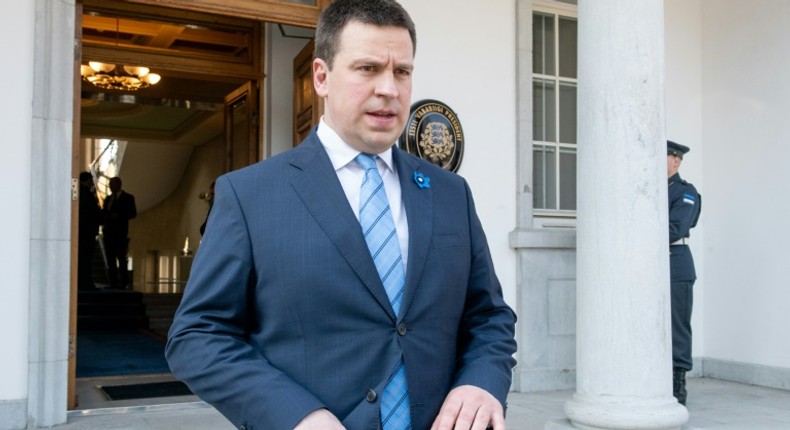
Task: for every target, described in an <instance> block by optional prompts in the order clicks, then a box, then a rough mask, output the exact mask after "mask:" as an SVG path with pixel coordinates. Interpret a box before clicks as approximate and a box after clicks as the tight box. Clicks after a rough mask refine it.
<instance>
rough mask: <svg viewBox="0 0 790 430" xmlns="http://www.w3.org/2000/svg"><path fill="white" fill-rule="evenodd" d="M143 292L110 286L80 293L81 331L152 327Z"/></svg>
mask: <svg viewBox="0 0 790 430" xmlns="http://www.w3.org/2000/svg"><path fill="white" fill-rule="evenodd" d="M148 325H149V320H148V316H147V315H146V309H145V304H144V303H143V293H138V292H135V291H126V290H112V289H109V288H104V289H98V290H93V291H78V293H77V330H119V329H148Z"/></svg>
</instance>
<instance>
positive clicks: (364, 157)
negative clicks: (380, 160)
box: [356, 152, 377, 170]
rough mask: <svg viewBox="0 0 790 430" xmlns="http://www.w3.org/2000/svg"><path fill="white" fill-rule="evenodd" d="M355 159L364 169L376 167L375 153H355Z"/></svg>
mask: <svg viewBox="0 0 790 430" xmlns="http://www.w3.org/2000/svg"><path fill="white" fill-rule="evenodd" d="M356 160H357V163H359V165H360V166H362V168H363V169H365V170H370V169H377V167H376V156H375V155H371V154H366V153H364V152H360V153H359V155H357V158H356Z"/></svg>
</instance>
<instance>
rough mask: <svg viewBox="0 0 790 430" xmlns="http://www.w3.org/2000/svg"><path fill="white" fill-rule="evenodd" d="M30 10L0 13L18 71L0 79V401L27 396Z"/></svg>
mask: <svg viewBox="0 0 790 430" xmlns="http://www.w3.org/2000/svg"><path fill="white" fill-rule="evenodd" d="M34 9H35V3H34V2H14V3H13V4H7V5H5V10H4V13H3V14H1V15H0V40H3V41H6V42H5V43H4V44H3V53H4V55H6V56H7V58H9V59H10V58H13V63H14V65H15V66H14V67H15V68H16V69H17V70H20V71H22V73H16V74H14V75H15V76H14V78H13V79H4V80H1V81H0V93H2V94H3V100H4V101H5V102H4V103H2V104H0V130H3V144H2V146H3V156H2V157H0V183H2V184H4V185H3V210H2V211H0V224H2V225H3V226H4V227H5V228H4V229H3V246H1V247H0V273H2V274H3V284H2V287H0V327H3V328H4V330H3V336H2V339H1V340H2V345H3V353H2V354H0V381H2V382H1V383H0V402H2V401H3V400H14V399H24V398H25V397H27V375H28V367H27V365H28V315H29V313H28V286H29V283H30V282H29V274H28V272H29V270H30V269H29V267H30V266H29V261H30V259H29V255H30V239H31V237H30V233H31V231H30V181H31V179H30V178H31V176H30V175H31V167H30V166H31V164H30V154H31V151H30V141H31V130H32V121H31V119H32V116H33V113H32V112H33V108H32V102H33V77H32V73H30V71H32V70H33V29H34ZM0 421H2V417H0Z"/></svg>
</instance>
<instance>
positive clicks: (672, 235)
mask: <svg viewBox="0 0 790 430" xmlns="http://www.w3.org/2000/svg"><path fill="white" fill-rule="evenodd" d="M678 185H680V184H678ZM699 200H700V199H699V194H698V193H697V190H696V189H695V188H694V186H693V185H691V184H685V187H684V188H683V189H682V190H681V191H680V192H678V193H677V194H676V195H675V196H673V199H672V201H670V206H669V243H672V242H675V241H676V240H679V239H682V238H684V237H689V231H690V230H691V227H692V226H693V225H694V222H695V221H696V219H697V214H698V212H699V203H700V202H699Z"/></svg>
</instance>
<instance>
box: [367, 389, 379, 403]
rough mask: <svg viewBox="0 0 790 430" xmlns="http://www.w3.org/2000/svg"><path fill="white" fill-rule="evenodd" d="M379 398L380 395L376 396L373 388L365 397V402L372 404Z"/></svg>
mask: <svg viewBox="0 0 790 430" xmlns="http://www.w3.org/2000/svg"><path fill="white" fill-rule="evenodd" d="M377 398H378V395H377V394H376V392H375V391H373V389H372V388H371V389H370V390H368V394H367V395H366V396H365V400H367V401H368V402H370V403H373V402H375V401H376V399H377Z"/></svg>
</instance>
